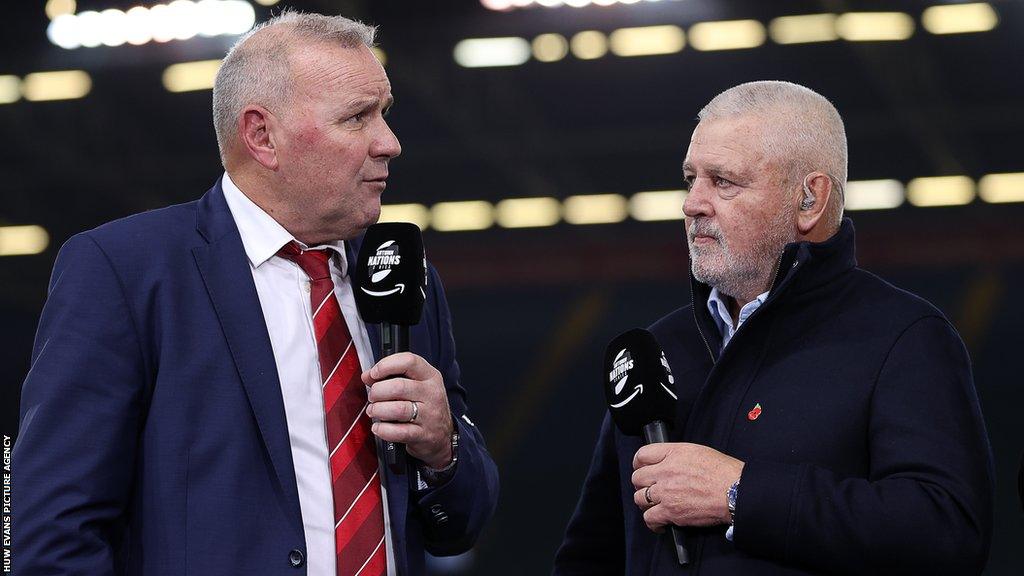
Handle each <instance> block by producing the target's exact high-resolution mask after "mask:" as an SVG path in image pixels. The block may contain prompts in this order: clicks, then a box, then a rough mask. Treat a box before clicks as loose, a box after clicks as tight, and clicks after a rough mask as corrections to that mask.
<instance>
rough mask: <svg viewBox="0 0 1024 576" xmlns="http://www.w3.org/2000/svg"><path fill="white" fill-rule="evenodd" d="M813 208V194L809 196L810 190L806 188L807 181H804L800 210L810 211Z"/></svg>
mask: <svg viewBox="0 0 1024 576" xmlns="http://www.w3.org/2000/svg"><path fill="white" fill-rule="evenodd" d="M813 207H814V194H811V189H810V188H809V187H808V186H807V180H804V199H803V200H801V201H800V209H801V210H810V209H811V208H813Z"/></svg>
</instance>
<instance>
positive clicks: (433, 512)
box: [13, 12, 498, 576]
mask: <svg viewBox="0 0 1024 576" xmlns="http://www.w3.org/2000/svg"><path fill="white" fill-rule="evenodd" d="M373 36H374V29H373V28H372V27H369V26H366V25H363V24H361V23H358V22H354V21H352V20H348V19H346V18H342V17H326V16H320V15H315V14H300V13H294V12H291V13H289V12H285V13H283V14H282V15H280V16H278V17H276V18H274V19H272V20H270V21H268V22H267V23H265V24H264V25H262V26H261V27H259V28H258V29H257V30H255V31H254V32H252V33H251V34H249V35H247V36H246V37H245V38H243V39H242V40H241V41H239V42H238V43H237V44H236V45H235V46H234V47H233V48H232V49H231V51H230V52H229V53H228V55H227V57H226V58H225V59H224V62H223V64H222V67H221V69H220V72H219V74H218V76H217V81H216V84H215V87H214V97H213V108H214V125H215V128H216V132H217V140H218V145H219V146H220V150H221V159H222V161H223V164H224V167H225V174H224V176H223V177H222V178H221V179H220V181H219V182H218V183H217V184H216V185H215V186H214V188H213V189H211V190H210V191H209V192H207V194H206V195H205V196H203V198H202V199H200V200H199V201H197V202H192V203H189V204H183V205H179V206H172V207H169V208H165V209H162V210H156V211H153V212H149V213H145V214H140V215H136V216H133V217H129V218H126V219H124V220H120V221H117V222H113V223H110V224H107V225H104V226H101V227H100V228H97V229H95V230H91V231H89V232H85V233H82V234H79V235H77V236H75V237H74V238H72V239H71V240H69V241H68V242H67V244H65V245H64V247H63V248H62V249H61V251H60V254H59V255H58V258H57V262H56V264H55V267H54V275H53V280H52V282H51V286H50V296H49V299H48V301H47V305H46V308H45V309H44V311H43V316H42V318H41V320H40V327H39V333H38V335H37V340H36V346H35V349H34V351H33V361H32V369H31V371H30V373H29V375H28V377H27V378H26V381H25V385H24V392H23V396H22V407H21V424H20V431H19V437H18V442H17V445H16V447H15V451H14V456H13V458H14V463H13V468H14V481H15V482H16V485H17V486H18V493H17V496H16V498H15V502H14V513H15V518H16V519H17V528H16V530H15V531H14V532H15V534H14V552H15V554H16V555H17V560H16V561H17V565H18V568H19V573H21V574H35V573H83V574H86V573H87V574H147V575H149V574H175V575H178V574H203V575H211V574H261V575H262V574H282V575H286V574H303V573H305V574H309V575H311V576H357V575H359V576H371V575H372V576H380V575H385V574H386V575H396V574H400V575H411V574H422V573H424V571H425V569H424V551H429V552H431V553H433V554H436V555H445V554H456V553H460V552H463V551H465V550H467V549H469V548H470V547H471V546H472V545H473V543H474V542H475V540H476V538H477V536H478V535H479V533H480V531H481V529H482V527H483V525H484V523H485V522H486V520H487V519H488V518H489V516H490V515H491V514H492V513H493V510H494V507H495V503H496V498H497V490H498V481H497V471H496V468H495V466H494V463H493V461H492V460H491V458H490V456H489V455H488V453H487V450H486V448H485V447H484V443H483V438H482V436H481V435H480V433H479V431H478V430H477V428H476V426H475V425H474V424H473V422H472V420H471V419H470V418H469V417H468V416H467V405H466V395H465V390H464V389H463V387H462V386H461V384H460V382H459V368H458V364H457V362H456V360H455V349H454V340H453V337H452V331H451V318H450V314H449V312H448V306H447V302H446V301H445V297H444V293H443V289H442V288H441V286H440V281H439V279H438V277H437V273H436V271H435V270H434V269H433V268H432V267H431V268H429V270H428V274H429V280H428V289H427V294H426V297H427V298H426V303H425V305H424V314H423V319H422V321H421V322H420V324H418V325H416V326H414V327H412V330H411V333H410V349H411V352H407V353H400V354H396V355H393V356H389V357H387V358H384V359H380V355H381V352H380V349H379V346H377V345H376V342H378V339H377V338H376V336H377V332H376V327H375V326H373V325H366V324H365V323H364V322H363V321H362V320H361V319H360V318H359V315H358V312H357V310H356V307H355V301H354V298H353V294H352V283H351V281H350V277H349V274H348V272H349V266H350V265H351V264H352V261H353V259H354V257H355V254H356V251H357V249H358V243H359V239H360V237H361V234H362V232H363V231H364V230H365V229H366V228H367V227H368V226H369V225H370V224H372V223H374V222H375V221H376V220H377V218H378V217H379V214H380V199H381V194H382V192H383V191H384V189H385V187H386V180H387V176H388V163H389V161H390V160H391V159H392V158H394V157H396V156H398V155H399V153H400V152H401V147H400V145H399V142H398V140H397V139H396V138H395V135H394V133H392V132H391V130H390V128H389V127H388V125H387V123H386V121H385V119H384V116H385V115H386V113H387V111H388V108H389V107H390V106H391V103H392V96H391V87H390V84H389V82H388V78H387V75H386V74H385V73H384V70H383V68H382V67H381V65H380V64H379V63H378V62H377V60H376V59H375V57H374V55H373V53H372V52H371V50H370V47H371V46H372V44H373ZM378 360H379V361H378ZM383 441H390V442H401V443H404V444H405V445H406V446H407V450H408V453H409V456H410V457H411V458H410V459H409V466H408V470H407V471H406V473H404V474H403V473H394V472H392V471H391V470H390V469H389V468H388V467H387V466H384V465H382V464H381V462H382V460H381V455H382V450H381V448H380V445H381V442H383Z"/></svg>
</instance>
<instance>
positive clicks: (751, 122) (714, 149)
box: [686, 114, 773, 166]
mask: <svg viewBox="0 0 1024 576" xmlns="http://www.w3.org/2000/svg"><path fill="white" fill-rule="evenodd" d="M772 130H773V126H771V122H770V121H769V120H767V119H766V118H764V117H763V116H761V115H757V114H743V115H736V116H725V117H719V116H712V117H707V118H704V119H703V120H701V121H700V123H699V124H697V127H696V128H694V130H693V134H692V135H691V136H690V145H689V147H688V149H687V151H686V162H687V163H688V164H693V163H699V162H702V161H705V160H709V159H714V160H715V162H716V163H721V162H723V161H732V162H736V163H740V164H743V165H748V166H749V165H751V164H760V163H762V162H764V161H765V160H766V159H768V158H769V157H770V154H769V152H770V148H771V138H769V136H770V134H771V133H772Z"/></svg>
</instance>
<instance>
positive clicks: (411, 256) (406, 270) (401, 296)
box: [352, 222, 427, 326]
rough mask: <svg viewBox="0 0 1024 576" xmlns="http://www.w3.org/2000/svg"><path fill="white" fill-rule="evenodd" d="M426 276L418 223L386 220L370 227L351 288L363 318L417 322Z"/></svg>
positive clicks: (364, 319) (353, 275) (424, 294)
mask: <svg viewBox="0 0 1024 576" xmlns="http://www.w3.org/2000/svg"><path fill="white" fill-rule="evenodd" d="M426 279H427V261H426V259H425V257H424V255H423V237H422V236H421V235H420V229H419V228H418V227H417V226H416V225H415V224H410V223H408V222H387V223H382V224H374V225H372V226H370V227H369V228H367V230H366V234H365V235H364V236H363V243H362V245H361V246H360V247H359V256H358V257H357V258H356V266H355V270H353V272H352V281H353V290H352V292H353V293H354V294H355V298H356V306H357V307H358V308H359V315H360V316H361V317H362V318H363V321H364V322H368V323H371V324H380V323H385V322H386V323H389V324H403V325H407V326H410V325H413V324H418V323H419V321H420V315H421V314H422V313H423V301H424V300H425V299H426V285H427V284H426Z"/></svg>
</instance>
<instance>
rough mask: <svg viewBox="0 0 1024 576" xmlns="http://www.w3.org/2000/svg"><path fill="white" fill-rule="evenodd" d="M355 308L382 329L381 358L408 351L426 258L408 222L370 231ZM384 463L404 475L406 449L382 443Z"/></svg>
mask: <svg viewBox="0 0 1024 576" xmlns="http://www.w3.org/2000/svg"><path fill="white" fill-rule="evenodd" d="M352 280H353V290H352V292H353V294H354V295H355V299H356V307H357V308H358V309H359V315H360V316H361V317H362V319H363V321H364V322H367V323H372V324H379V325H380V348H381V356H382V357H386V356H391V355H392V354H397V353H398V352H408V351H409V326H411V325H413V324H419V322H420V315H421V314H422V313H423V302H424V300H426V285H427V260H426V257H425V256H424V254H423V238H422V237H421V236H420V229H419V228H418V227H417V226H416V225H415V224H410V223H408V222H389V223H383V224H374V225H372V226H370V227H369V228H367V230H366V234H365V235H364V236H363V243H362V245H361V246H360V247H359V256H358V257H357V258H356V266H355V270H353V273H352ZM384 452H385V460H386V462H387V464H388V467H389V468H390V469H391V471H392V472H394V473H395V474H405V471H406V452H405V446H403V445H402V444H400V443H396V442H385V443H384Z"/></svg>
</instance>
